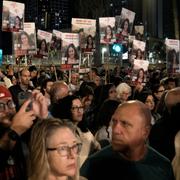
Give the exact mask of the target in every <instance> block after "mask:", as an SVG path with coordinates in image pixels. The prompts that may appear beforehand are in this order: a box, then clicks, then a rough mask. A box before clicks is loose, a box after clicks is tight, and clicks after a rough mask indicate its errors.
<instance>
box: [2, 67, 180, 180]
mask: <svg viewBox="0 0 180 180" xmlns="http://www.w3.org/2000/svg"><path fill="white" fill-rule="evenodd" d="M106 73H108V76H107V74H106ZM166 75H167V74H164V73H163V71H160V70H151V71H148V76H149V77H148V78H146V81H144V79H143V76H142V77H141V76H139V77H137V79H136V80H135V81H136V83H132V81H131V79H130V78H129V71H128V69H127V70H126V69H125V68H122V67H116V68H115V69H112V70H111V71H110V70H109V72H106V70H104V69H102V68H97V67H92V68H91V69H90V71H89V72H88V73H85V74H83V75H79V74H78V73H77V72H71V74H69V75H68V74H66V73H65V72H63V71H61V70H60V69H56V67H55V66H53V65H51V66H50V67H49V68H48V69H46V70H45V69H38V68H37V67H35V66H30V67H26V68H21V69H19V70H18V71H17V70H15V69H14V67H13V65H10V64H9V65H7V66H6V68H5V69H4V70H1V71H0V79H1V85H0V162H1V163H0V179H3V180H10V179H17V180H22V179H23V180H26V179H29V180H35V179H36V180H42V179H45V180H46V179H47V180H54V179H60V180H67V179H68V180H81V179H82V180H83V179H88V180H99V179H103V180H109V179H124V180H129V179H135V180H136V179H137V180H148V179H149V180H152V179H153V180H156V179H157V180H174V179H176V180H179V179H180V161H179V158H180V157H179V154H180V149H179V147H180V142H179V139H180V123H179V108H180V88H179V86H180V82H179V79H178V78H175V77H167V76H166ZM68 76H70V77H68ZM105 77H108V80H106V79H105ZM14 78H15V79H16V81H14Z"/></svg>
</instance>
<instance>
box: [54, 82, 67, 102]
mask: <svg viewBox="0 0 180 180" xmlns="http://www.w3.org/2000/svg"><path fill="white" fill-rule="evenodd" d="M68 94H69V88H68V86H67V85H66V84H59V85H58V87H57V91H56V93H55V98H56V100H58V99H62V98H64V97H66V96H67V95H68Z"/></svg>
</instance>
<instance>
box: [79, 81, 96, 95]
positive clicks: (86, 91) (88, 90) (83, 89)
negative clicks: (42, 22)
mask: <svg viewBox="0 0 180 180" xmlns="http://www.w3.org/2000/svg"><path fill="white" fill-rule="evenodd" d="M77 95H78V96H80V97H81V98H83V97H86V96H88V95H93V96H94V90H93V88H92V87H91V86H89V85H88V84H87V83H86V82H83V83H82V84H81V86H80V88H79V91H78V93H77Z"/></svg>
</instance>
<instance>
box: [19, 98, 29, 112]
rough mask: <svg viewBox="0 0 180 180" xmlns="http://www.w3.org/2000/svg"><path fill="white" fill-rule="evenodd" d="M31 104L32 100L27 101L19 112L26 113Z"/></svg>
mask: <svg viewBox="0 0 180 180" xmlns="http://www.w3.org/2000/svg"><path fill="white" fill-rule="evenodd" d="M30 102H31V99H27V100H26V101H25V102H24V104H23V105H22V106H21V108H20V109H19V112H25V111H26V109H27V107H28V105H29V104H30Z"/></svg>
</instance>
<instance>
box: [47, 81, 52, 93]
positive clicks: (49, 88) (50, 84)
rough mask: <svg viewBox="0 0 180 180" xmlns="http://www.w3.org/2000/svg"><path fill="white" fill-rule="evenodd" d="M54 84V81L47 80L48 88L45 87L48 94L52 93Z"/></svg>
mask: <svg viewBox="0 0 180 180" xmlns="http://www.w3.org/2000/svg"><path fill="white" fill-rule="evenodd" d="M52 85H53V81H49V82H47V84H46V89H45V91H46V92H47V93H48V94H49V93H50V90H51V87H52Z"/></svg>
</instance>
